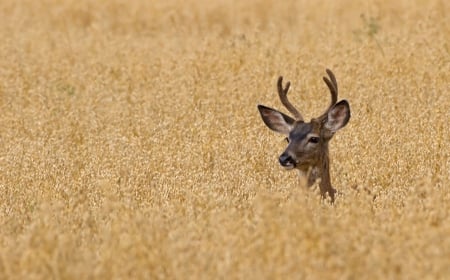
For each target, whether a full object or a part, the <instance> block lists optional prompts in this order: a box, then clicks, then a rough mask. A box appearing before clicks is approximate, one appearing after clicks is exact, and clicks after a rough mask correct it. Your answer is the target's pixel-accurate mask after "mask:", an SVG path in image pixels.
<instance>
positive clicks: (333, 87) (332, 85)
mask: <svg viewBox="0 0 450 280" xmlns="http://www.w3.org/2000/svg"><path fill="white" fill-rule="evenodd" d="M326 72H327V74H328V76H329V77H330V79H328V78H327V77H323V81H324V82H325V83H326V84H327V86H328V88H329V89H330V94H331V103H330V106H329V107H328V109H327V110H326V111H325V113H323V114H322V116H320V117H319V119H325V117H326V116H327V114H328V111H329V110H330V109H331V108H332V107H333V105H334V104H336V102H337V99H338V85H337V81H336V77H335V76H334V74H333V72H331V70H330V69H326Z"/></svg>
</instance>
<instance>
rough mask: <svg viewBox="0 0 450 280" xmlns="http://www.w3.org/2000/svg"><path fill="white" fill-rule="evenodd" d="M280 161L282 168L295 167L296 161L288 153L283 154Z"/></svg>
mask: <svg viewBox="0 0 450 280" xmlns="http://www.w3.org/2000/svg"><path fill="white" fill-rule="evenodd" d="M278 160H279V161H280V164H281V166H283V167H285V168H294V167H295V160H294V159H293V158H292V157H291V156H290V155H289V154H288V153H286V152H284V153H282V154H281V156H280V158H279V159H278Z"/></svg>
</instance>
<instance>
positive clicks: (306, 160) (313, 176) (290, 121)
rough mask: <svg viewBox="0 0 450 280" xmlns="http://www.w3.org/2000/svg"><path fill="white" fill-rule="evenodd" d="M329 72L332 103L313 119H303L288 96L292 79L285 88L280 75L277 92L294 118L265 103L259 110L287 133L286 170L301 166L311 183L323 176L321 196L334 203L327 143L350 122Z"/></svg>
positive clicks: (283, 161) (269, 123)
mask: <svg viewBox="0 0 450 280" xmlns="http://www.w3.org/2000/svg"><path fill="white" fill-rule="evenodd" d="M326 72H327V74H328V76H329V78H327V77H323V80H324V82H325V83H326V84H327V86H328V88H329V90H330V94H331V103H330V105H329V107H328V109H327V110H325V112H324V113H323V114H322V115H321V116H319V117H317V118H313V119H311V121H310V122H305V121H304V120H303V117H302V115H301V114H300V112H299V111H298V110H297V109H296V108H295V107H294V106H293V105H292V103H291V102H289V100H288V98H287V93H288V91H289V87H290V82H287V83H286V86H285V87H283V77H279V78H278V83H277V87H278V95H279V97H280V100H281V103H283V105H284V106H285V107H286V108H287V109H288V111H289V112H290V113H291V114H292V115H293V118H292V117H290V116H288V115H285V114H283V113H281V112H279V111H277V110H275V109H272V108H269V107H266V106H263V105H258V110H259V112H260V114H261V117H262V119H263V121H264V123H265V124H266V125H267V126H268V127H269V128H270V129H272V130H274V131H276V132H278V133H281V134H283V135H285V136H286V140H287V141H288V146H287V148H286V149H285V151H284V152H283V153H282V154H281V155H280V157H279V162H280V164H281V166H283V167H284V168H285V169H298V170H299V171H300V174H301V175H303V176H306V177H307V179H308V186H311V185H312V184H314V182H315V181H316V180H317V179H321V181H320V184H319V187H320V192H321V195H322V197H324V198H325V197H326V194H327V193H328V195H329V196H330V198H331V201H332V202H333V201H334V194H335V192H336V190H335V189H333V187H332V186H331V180H330V171H329V156H328V142H329V141H330V139H331V138H332V137H333V135H334V133H336V131H338V130H339V129H341V128H343V127H344V126H345V125H346V124H347V122H348V121H349V119H350V105H349V104H348V102H347V101H346V100H341V101H339V102H337V99H338V86H337V82H336V78H335V76H334V74H333V72H331V70H329V69H327V70H326ZM336 102H337V103H336Z"/></svg>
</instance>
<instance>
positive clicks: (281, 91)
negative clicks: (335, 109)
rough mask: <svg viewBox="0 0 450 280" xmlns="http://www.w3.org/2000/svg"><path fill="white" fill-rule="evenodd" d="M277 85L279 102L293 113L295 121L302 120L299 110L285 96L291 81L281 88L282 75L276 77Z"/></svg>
mask: <svg viewBox="0 0 450 280" xmlns="http://www.w3.org/2000/svg"><path fill="white" fill-rule="evenodd" d="M277 86H278V95H279V96H280V100H281V103H283V105H284V107H286V109H288V111H289V112H291V114H293V115H294V118H295V119H296V120H297V121H303V117H302V115H301V114H300V112H299V111H298V110H297V109H295V107H294V106H293V105H292V103H291V102H289V100H288V98H287V93H288V91H289V87H290V86H291V83H290V82H287V83H286V87H285V88H283V77H282V76H280V77H279V78H278V82H277ZM335 103H336V102H335Z"/></svg>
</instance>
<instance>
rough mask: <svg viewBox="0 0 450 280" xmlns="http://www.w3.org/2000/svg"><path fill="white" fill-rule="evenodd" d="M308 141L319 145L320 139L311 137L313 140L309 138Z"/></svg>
mask: <svg viewBox="0 0 450 280" xmlns="http://www.w3.org/2000/svg"><path fill="white" fill-rule="evenodd" d="M308 141H309V142H311V143H314V144H317V143H319V137H311V138H309V140H308Z"/></svg>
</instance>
